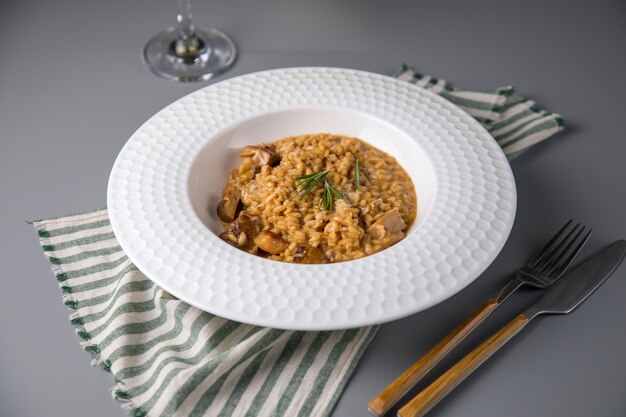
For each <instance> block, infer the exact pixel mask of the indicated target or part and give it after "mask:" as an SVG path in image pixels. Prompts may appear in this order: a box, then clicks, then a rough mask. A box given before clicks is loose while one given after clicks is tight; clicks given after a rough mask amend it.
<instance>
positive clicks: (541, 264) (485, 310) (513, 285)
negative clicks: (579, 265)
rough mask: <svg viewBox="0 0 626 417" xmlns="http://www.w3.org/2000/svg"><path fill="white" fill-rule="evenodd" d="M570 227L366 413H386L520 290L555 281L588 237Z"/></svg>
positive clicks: (578, 228) (579, 228)
mask: <svg viewBox="0 0 626 417" xmlns="http://www.w3.org/2000/svg"><path fill="white" fill-rule="evenodd" d="M572 223H573V220H570V221H568V222H567V223H565V225H564V226H563V227H561V229H560V230H559V231H558V232H557V233H556V234H555V235H554V236H553V237H552V238H551V239H550V241H548V243H547V244H546V245H545V246H544V247H543V248H542V249H541V250H540V251H539V253H537V255H535V256H534V257H532V258H531V259H530V260H529V261H528V262H527V263H526V265H524V266H523V267H522V268H521V269H520V270H519V271H517V273H516V274H515V278H513V279H512V280H511V281H509V282H508V283H507V284H506V285H505V286H504V287H503V288H502V289H501V290H500V292H499V293H498V295H497V296H496V297H491V298H489V299H488V300H487V301H486V302H485V303H484V304H483V305H482V306H480V307H479V308H478V309H477V310H476V311H475V312H474V313H473V314H472V315H471V316H469V317H468V318H467V319H466V320H465V321H464V322H462V323H461V324H460V325H458V326H457V327H456V328H455V329H454V330H452V331H451V332H450V333H449V334H448V335H447V336H446V337H444V338H443V339H442V340H441V341H440V342H439V343H437V344H436V345H435V346H433V347H432V348H431V349H430V350H429V351H428V352H427V353H426V354H425V355H424V356H422V358H421V359H419V360H418V361H417V362H415V363H414V364H413V365H411V367H410V368H408V369H407V370H406V371H404V373H403V374H402V375H400V376H399V377H398V378H396V380H395V381H393V382H392V383H391V384H389V385H388V386H387V387H386V388H385V389H384V390H383V391H381V392H380V393H379V394H378V395H377V396H376V397H374V398H373V399H372V400H371V401H370V402H369V404H368V408H369V410H370V411H371V412H372V413H374V414H376V415H378V416H381V415H383V414H385V413H386V412H387V411H389V409H390V408H391V407H393V406H394V404H396V403H397V402H398V400H400V398H402V397H403V396H404V395H405V394H406V393H407V392H408V391H409V390H410V389H411V388H413V387H414V386H415V385H416V384H417V383H418V382H419V381H420V380H421V379H422V378H423V377H424V376H425V375H426V374H427V373H428V372H429V371H430V370H431V369H432V368H433V367H434V366H435V365H436V364H437V363H439V361H441V360H442V359H443V358H444V357H445V356H446V355H447V354H448V353H449V352H450V351H451V350H452V349H454V348H455V347H456V346H457V345H458V344H459V343H460V342H461V341H462V340H463V339H464V338H465V337H466V336H467V335H468V334H470V333H471V332H472V330H474V329H475V328H476V327H478V325H479V324H480V323H482V322H483V321H484V320H485V319H486V318H487V317H488V316H489V315H490V314H491V313H493V312H494V310H495V309H497V308H498V307H499V306H500V304H502V303H503V302H504V301H505V300H506V299H507V298H509V297H510V296H511V294H513V293H514V292H515V291H517V290H518V289H519V288H520V287H522V286H524V285H530V286H533V287H536V288H546V287H549V286H550V285H552V284H553V283H554V282H555V281H556V280H558V279H559V278H560V277H561V275H563V272H565V270H566V269H567V267H568V266H569V265H570V264H571V263H572V261H573V260H574V258H576V255H578V253H579V252H580V250H581V249H582V248H583V246H584V245H585V243H587V240H588V239H589V236H590V235H591V229H589V231H588V232H587V233H586V234H584V235H583V233H584V232H585V230H586V227H585V226H584V225H581V224H580V223H576V225H574V226H573V227H571V226H572Z"/></svg>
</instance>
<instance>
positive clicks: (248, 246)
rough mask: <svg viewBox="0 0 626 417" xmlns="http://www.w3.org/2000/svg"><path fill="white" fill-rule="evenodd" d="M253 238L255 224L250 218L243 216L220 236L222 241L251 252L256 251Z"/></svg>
mask: <svg viewBox="0 0 626 417" xmlns="http://www.w3.org/2000/svg"><path fill="white" fill-rule="evenodd" d="M253 236H254V224H253V223H252V220H251V219H250V217H248V216H246V215H245V214H242V215H241V216H239V217H238V218H237V220H235V221H234V222H232V223H231V224H230V225H229V226H228V227H227V228H226V230H224V232H223V233H221V234H220V239H222V240H223V241H224V242H226V243H228V244H229V245H232V246H234V247H236V248H239V249H243V250H245V251H250V250H252V249H254V239H253Z"/></svg>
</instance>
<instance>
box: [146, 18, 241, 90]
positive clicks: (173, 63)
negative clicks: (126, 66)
mask: <svg viewBox="0 0 626 417" xmlns="http://www.w3.org/2000/svg"><path fill="white" fill-rule="evenodd" d="M195 33H196V37H197V38H198V40H199V41H200V44H201V45H202V47H201V48H200V50H199V51H198V53H197V54H194V55H192V56H188V57H184V58H183V57H180V56H178V55H177V54H176V53H175V43H176V30H175V28H169V29H166V30H164V31H163V32H161V33H159V34H157V35H156V36H154V37H153V38H152V39H150V41H149V42H148V44H147V45H146V47H145V48H144V50H143V59H144V61H145V62H146V63H147V64H148V66H149V67H150V70H151V71H152V72H153V73H154V74H156V75H158V76H159V77H162V78H165V79H168V80H174V81H181V82H191V81H205V80H208V79H211V78H213V77H215V76H216V75H218V74H220V73H222V72H224V71H226V70H227V69H228V68H229V67H230V66H231V65H232V64H233V63H234V62H235V58H236V57H237V48H236V46H235V43H234V42H233V41H232V40H231V39H230V38H229V37H228V36H226V35H225V34H224V33H222V32H220V31H219V30H217V29H212V28H203V27H197V28H196V32H195Z"/></svg>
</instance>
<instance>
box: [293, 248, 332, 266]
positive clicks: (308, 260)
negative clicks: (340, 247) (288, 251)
mask: <svg viewBox="0 0 626 417" xmlns="http://www.w3.org/2000/svg"><path fill="white" fill-rule="evenodd" d="M293 261H294V262H295V263H298V264H325V263H326V262H327V259H326V255H324V251H322V250H321V249H320V248H314V247H312V246H299V247H298V249H297V253H296V254H295V255H294V256H293Z"/></svg>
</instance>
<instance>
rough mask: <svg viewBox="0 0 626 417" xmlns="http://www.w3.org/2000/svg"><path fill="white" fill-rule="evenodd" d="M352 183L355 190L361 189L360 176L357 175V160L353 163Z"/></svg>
mask: <svg viewBox="0 0 626 417" xmlns="http://www.w3.org/2000/svg"><path fill="white" fill-rule="evenodd" d="M354 182H355V183H356V189H357V190H358V189H359V188H361V174H360V173H359V160H358V159H357V160H355V161H354Z"/></svg>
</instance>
